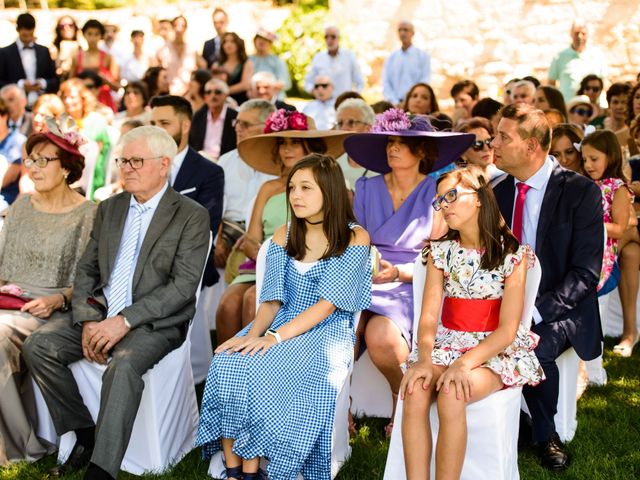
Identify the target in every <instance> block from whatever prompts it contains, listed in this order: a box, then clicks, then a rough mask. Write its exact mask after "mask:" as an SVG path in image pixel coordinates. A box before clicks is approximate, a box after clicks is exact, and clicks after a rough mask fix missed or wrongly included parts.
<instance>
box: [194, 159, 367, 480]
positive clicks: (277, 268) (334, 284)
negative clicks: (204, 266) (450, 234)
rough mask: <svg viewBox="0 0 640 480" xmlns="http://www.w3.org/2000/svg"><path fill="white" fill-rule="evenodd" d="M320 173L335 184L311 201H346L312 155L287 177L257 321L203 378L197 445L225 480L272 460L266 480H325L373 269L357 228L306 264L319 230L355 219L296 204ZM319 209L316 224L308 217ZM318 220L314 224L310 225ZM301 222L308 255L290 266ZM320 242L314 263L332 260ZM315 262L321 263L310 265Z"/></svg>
mask: <svg viewBox="0 0 640 480" xmlns="http://www.w3.org/2000/svg"><path fill="white" fill-rule="evenodd" d="M322 168H324V169H325V170H329V171H330V173H332V174H333V175H334V176H335V177H336V180H335V182H332V185H333V187H334V188H333V189H332V188H329V187H330V186H331V185H329V186H327V185H320V186H318V185H316V186H315V187H316V188H317V190H318V191H316V194H318V192H319V191H320V190H322V194H323V195H324V196H326V198H327V199H332V202H335V197H336V193H335V191H331V190H334V189H335V188H338V186H339V185H340V181H341V187H342V189H344V190H345V191H344V198H345V200H346V199H347V193H346V188H345V187H344V185H345V183H344V180H343V179H342V178H343V177H342V173H341V171H340V169H339V166H337V164H336V163H335V161H334V160H333V159H331V158H330V157H325V156H322V155H312V156H310V157H307V159H303V160H302V161H301V162H299V163H298V164H297V165H296V167H294V169H292V171H291V174H290V176H289V182H288V187H287V191H288V196H289V200H290V202H291V203H292V209H291V210H292V213H293V214H294V215H295V218H293V220H292V225H291V227H288V228H287V227H281V229H280V230H278V231H277V232H276V233H275V234H274V237H273V241H272V242H271V244H270V245H269V248H268V251H267V256H266V273H265V278H264V285H263V287H262V292H261V294H260V304H261V305H260V308H259V309H258V313H257V314H256V319H255V320H254V322H252V323H251V324H250V325H248V326H247V327H246V328H244V329H243V330H242V331H241V332H240V333H238V335H237V336H236V337H234V338H233V339H231V340H229V341H228V342H226V343H225V344H223V345H221V346H220V347H219V348H218V350H216V352H220V353H218V354H217V355H215V356H214V359H213V362H212V364H211V367H210V369H209V374H208V377H207V383H206V387H205V391H204V396H203V401H202V411H201V419H200V427H199V431H198V438H197V442H196V443H197V445H201V446H203V455H204V457H206V458H208V457H210V456H211V455H213V454H214V453H215V452H217V451H218V450H221V449H223V450H224V452H225V459H226V463H227V465H226V466H227V475H228V476H229V477H231V478H237V479H241V478H245V479H249V478H251V479H253V478H257V477H255V476H253V474H252V472H251V471H253V472H255V471H256V470H257V461H256V459H257V460H258V461H259V457H266V458H268V459H269V465H268V467H267V475H268V477H269V478H270V479H277V480H287V479H292V480H293V479H295V478H296V476H297V474H298V473H302V474H303V476H304V478H305V479H307V480H314V479H317V480H320V479H322V480H325V479H330V478H331V439H332V429H333V417H334V410H335V404H336V398H337V395H338V393H339V392H340V390H341V389H342V386H343V384H344V382H345V380H346V378H347V375H348V373H349V367H350V365H351V362H352V361H353V347H354V341H355V337H354V324H353V321H354V312H358V311H360V310H363V309H365V308H367V307H368V306H369V303H370V298H371V266H370V261H369V247H368V235H367V234H366V232H365V231H364V230H363V229H362V228H360V227H357V226H355V225H353V224H351V225H349V229H347V228H346V225H347V223H346V222H345V223H344V224H343V225H344V227H343V230H345V231H346V232H347V233H346V237H345V238H346V241H347V243H346V244H344V245H343V246H344V247H346V248H343V251H342V252H341V253H340V254H339V255H333V256H327V257H325V256H322V255H320V254H318V255H313V254H312V252H311V250H313V249H314V243H317V242H315V241H314V238H325V237H324V234H323V233H322V231H323V223H328V222H332V221H334V222H335V221H336V220H335V219H336V218H338V217H341V218H346V219H347V220H351V219H352V218H353V217H352V215H353V214H352V213H351V215H348V213H350V209H349V211H348V212H346V213H347V214H346V215H345V214H343V215H335V214H333V212H332V214H331V215H330V214H329V212H326V211H324V209H323V208H322V205H323V202H322V201H320V200H317V199H316V200H315V201H314V199H313V198H311V199H307V198H306V197H305V195H309V193H299V197H300V198H301V199H299V198H298V197H296V195H298V192H302V191H303V190H304V185H305V183H304V182H307V181H308V183H311V180H309V178H310V179H314V174H315V171H316V169H322ZM338 175H339V176H338ZM308 177H309V178H308ZM315 177H316V178H322V177H321V176H319V175H315ZM300 179H302V180H300ZM341 179H342V180H341ZM300 182H302V183H301V185H302V187H301V188H300V189H299V188H298V185H299V184H300ZM318 183H322V182H318ZM334 183H337V184H338V186H336V185H334ZM323 187H324V188H323ZM327 189H328V190H329V192H328V194H330V195H329V196H327V192H326V190H327ZM289 190H291V192H289ZM341 195H342V192H340V193H339V195H338V196H341ZM294 202H297V203H294ZM346 202H347V203H346V205H347V206H348V200H346ZM336 203H337V204H340V203H341V202H339V201H338V202H336ZM314 204H315V205H314ZM324 204H326V202H324ZM311 205H314V206H313V207H311ZM318 208H320V212H317V213H315V214H314V215H315V216H314V215H307V217H305V216H304V215H305V214H309V212H311V213H313V212H314V211H317V210H318ZM332 208H335V207H332ZM318 218H319V219H320V221H319V222H313V223H312V222H311V220H310V219H318ZM325 219H326V220H325ZM295 222H298V224H296V225H294V223H295ZM305 222H306V226H305V228H304V230H303V232H304V233H303V235H306V236H303V237H302V238H303V243H302V245H305V246H307V247H306V253H305V252H301V253H300V254H299V255H298V257H299V258H298V259H296V258H294V256H291V255H290V253H289V252H290V250H288V249H289V248H291V244H292V243H294V242H293V241H292V236H293V235H290V233H289V228H290V229H291V231H293V230H294V229H295V228H298V229H299V228H300V227H299V226H297V225H299V224H300V223H305ZM324 230H325V231H326V226H325V228H324ZM285 231H286V234H285ZM318 232H320V233H318ZM349 232H350V233H349ZM349 237H350V238H351V240H349ZM325 240H326V243H322V244H321V245H320V247H321V248H320V250H319V251H320V253H322V252H325V253H326V252H327V251H331V250H330V248H331V246H329V247H325V245H326V244H327V243H329V240H328V239H325ZM325 248H326V249H329V250H326V249H325ZM314 257H315V258H318V257H320V258H319V259H318V260H316V261H315V262H313V261H309V259H313V258H314ZM302 260H305V261H304V262H303V261H302ZM271 308H273V310H269V309H271ZM268 311H271V312H272V315H273V317H270V316H269V314H268V313H265V312H268ZM270 318H272V319H273V320H272V322H270V321H269V319H270ZM264 319H266V321H265V320H264ZM267 328H268V330H267ZM265 332H267V334H266V335H265ZM222 352H225V353H222ZM225 442H227V443H226V448H225ZM230 457H231V458H230ZM252 462H254V463H252ZM232 463H233V465H232ZM240 464H241V465H242V473H240ZM247 467H249V468H247ZM234 468H235V469H234ZM249 470H251V471H249ZM243 475H244V477H243Z"/></svg>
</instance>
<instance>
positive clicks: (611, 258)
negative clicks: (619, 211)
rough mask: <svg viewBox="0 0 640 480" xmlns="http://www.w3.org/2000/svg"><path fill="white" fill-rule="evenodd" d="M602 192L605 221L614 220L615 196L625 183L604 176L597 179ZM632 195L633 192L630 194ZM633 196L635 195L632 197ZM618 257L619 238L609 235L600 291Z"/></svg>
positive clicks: (605, 248) (601, 272)
mask: <svg viewBox="0 0 640 480" xmlns="http://www.w3.org/2000/svg"><path fill="white" fill-rule="evenodd" d="M596 184H597V185H598V187H600V192H602V210H604V223H611V222H613V217H612V216H611V209H612V207H613V197H614V196H615V194H616V192H617V191H618V189H619V188H620V187H624V186H625V183H624V182H623V181H622V180H620V179H619V178H604V179H602V180H598V181H596ZM630 195H631V194H630ZM632 198H633V197H632ZM617 258H618V239H617V238H611V237H607V243H606V244H605V246H604V256H603V257H602V270H601V271H600V281H599V282H598V291H600V289H601V288H602V287H603V286H604V284H605V283H607V280H609V276H610V275H611V271H612V270H613V265H614V264H615V263H616V260H617Z"/></svg>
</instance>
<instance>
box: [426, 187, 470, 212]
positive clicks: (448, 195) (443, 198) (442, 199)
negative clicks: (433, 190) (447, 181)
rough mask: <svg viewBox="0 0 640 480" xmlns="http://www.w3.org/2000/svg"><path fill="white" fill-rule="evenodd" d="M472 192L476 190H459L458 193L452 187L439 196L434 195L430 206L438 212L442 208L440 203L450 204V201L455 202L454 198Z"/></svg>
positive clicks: (456, 198)
mask: <svg viewBox="0 0 640 480" xmlns="http://www.w3.org/2000/svg"><path fill="white" fill-rule="evenodd" d="M474 193H478V192H460V193H458V190H457V189H455V188H452V189H451V190H449V191H448V192H445V193H444V195H440V196H437V195H436V198H435V200H434V201H433V202H431V206H432V207H433V209H434V210H435V211H436V212H439V211H440V210H442V204H443V203H447V204H451V203H453V202H455V201H456V200H458V197H461V196H462V195H472V194H474Z"/></svg>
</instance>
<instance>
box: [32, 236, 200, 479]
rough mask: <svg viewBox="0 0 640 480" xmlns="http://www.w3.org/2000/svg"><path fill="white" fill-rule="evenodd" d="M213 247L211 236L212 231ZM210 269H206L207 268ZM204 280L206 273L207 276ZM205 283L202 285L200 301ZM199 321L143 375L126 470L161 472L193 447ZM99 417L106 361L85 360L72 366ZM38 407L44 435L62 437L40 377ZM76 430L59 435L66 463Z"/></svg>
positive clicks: (89, 405)
mask: <svg viewBox="0 0 640 480" xmlns="http://www.w3.org/2000/svg"><path fill="white" fill-rule="evenodd" d="M209 246H210V247H211V236H210V237H209ZM203 273H204V271H203ZM201 282H202V278H201ZM199 295H200V286H198V289H197V290H196V304H197V302H198V300H199ZM192 329H193V322H191V324H190V325H189V331H188V332H187V336H186V339H185V341H184V342H183V344H182V345H180V346H179V347H178V348H176V349H175V350H173V351H172V352H170V353H169V354H168V355H167V356H165V357H164V358H163V359H162V360H160V362H158V363H157V364H156V365H155V366H154V367H153V368H152V369H151V370H149V371H148V372H147V373H145V374H144V375H143V376H142V379H143V381H144V385H145V386H144V391H143V393H142V399H141V401H140V407H139V409H138V414H137V416H136V420H135V422H134V424H133V431H132V433H131V439H130V441H129V446H128V448H127V451H126V452H125V456H124V459H123V460H122V465H121V466H120V468H121V470H124V471H126V472H129V473H133V474H135V475H141V474H143V473H145V472H161V471H163V470H166V469H167V468H168V467H170V466H171V465H173V464H175V463H178V462H179V461H180V460H181V459H182V458H183V457H184V456H185V455H186V454H187V453H189V452H190V451H191V450H192V449H193V445H194V442H195V438H196V431H197V428H198V419H199V415H198V403H197V399H196V392H195V387H194V381H193V373H192V371H191V361H190V349H191V341H190V338H191V331H192ZM69 368H70V369H71V372H72V373H73V376H74V377H75V379H76V383H77V384H78V389H79V390H80V394H81V395H82V399H83V400H84V404H85V405H86V406H87V408H88V410H89V412H90V413H91V416H92V417H93V419H94V421H96V420H97V418H98V410H99V408H100V390H101V386H102V374H103V373H104V370H105V368H106V367H105V366H103V365H98V364H96V363H92V362H89V361H87V360H84V359H83V360H79V361H77V362H75V363H73V364H71V365H70V366H69ZM34 390H35V391H36V393H35V398H36V406H37V411H38V420H39V425H38V435H39V436H42V438H44V439H46V440H49V441H50V442H51V443H54V444H55V443H58V442H57V441H54V440H57V439H54V438H53V434H55V430H54V429H53V423H52V421H51V417H50V416H49V412H48V410H47V406H46V403H45V402H44V399H43V397H42V393H41V392H40V389H39V388H38V387H37V385H36V384H35V382H34ZM75 441H76V436H75V433H74V432H67V433H65V434H64V435H62V437H60V438H59V449H58V462H59V463H64V461H66V459H67V457H68V456H69V453H71V450H72V449H73V446H74V445H75Z"/></svg>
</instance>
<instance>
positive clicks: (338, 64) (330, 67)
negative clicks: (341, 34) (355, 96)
mask: <svg viewBox="0 0 640 480" xmlns="http://www.w3.org/2000/svg"><path fill="white" fill-rule="evenodd" d="M318 75H326V76H328V77H330V78H331V81H332V82H333V95H334V96H335V97H337V96H339V95H340V94H341V93H344V92H349V91H351V90H355V91H356V92H359V91H360V90H362V88H363V87H364V80H363V79H362V73H361V72H360V65H358V59H357V58H356V55H355V54H354V53H353V52H351V51H350V50H345V49H343V48H339V49H338V52H337V53H336V54H335V55H333V56H332V55H329V52H328V51H326V50H325V51H322V52H318V53H316V54H315V56H314V57H313V60H312V61H311V67H310V68H309V72H308V73H307V76H306V77H304V89H305V90H306V91H307V92H312V91H313V82H315V79H316V77H317V76H318Z"/></svg>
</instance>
